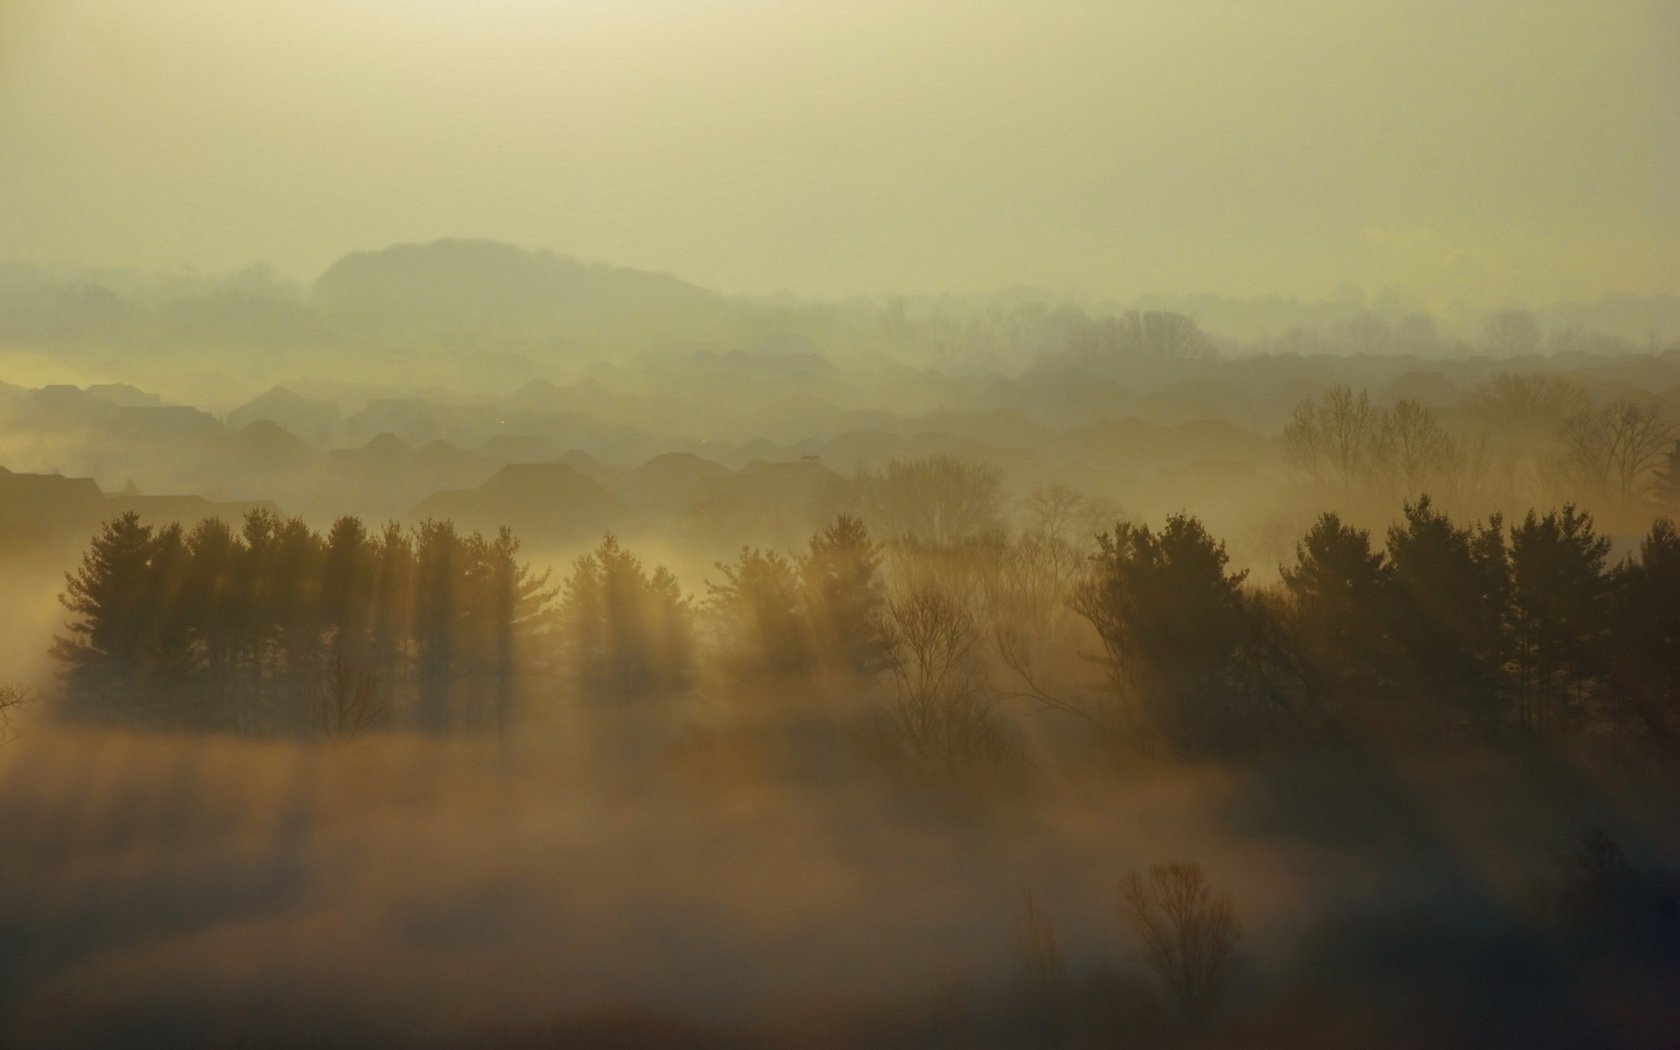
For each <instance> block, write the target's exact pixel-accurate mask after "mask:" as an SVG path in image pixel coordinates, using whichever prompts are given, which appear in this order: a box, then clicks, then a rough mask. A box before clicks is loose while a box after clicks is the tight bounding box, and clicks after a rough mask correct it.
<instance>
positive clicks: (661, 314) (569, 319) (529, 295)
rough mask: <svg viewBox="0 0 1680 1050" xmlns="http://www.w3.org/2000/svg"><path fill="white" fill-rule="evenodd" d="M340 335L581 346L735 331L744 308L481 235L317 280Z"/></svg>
mask: <svg viewBox="0 0 1680 1050" xmlns="http://www.w3.org/2000/svg"><path fill="white" fill-rule="evenodd" d="M311 306H312V307H313V309H314V310H315V311H316V312H317V313H318V314H319V315H320V316H321V317H322V318H323V319H324V320H325V321H326V323H327V324H328V325H329V326H330V327H331V329H332V330H333V331H334V332H335V333H336V334H338V335H341V336H349V337H353V338H358V339H366V340H377V341H380V342H383V343H386V344H395V345H432V346H461V347H507V346H510V345H511V346H522V347H541V348H545V349H561V350H567V349H583V348H586V347H592V346H595V345H598V344H602V343H606V342H614V343H631V344H644V345H646V344H653V343H672V344H694V343H705V342H708V341H712V340H719V339H723V338H726V337H732V336H738V335H739V332H740V330H741V327H742V323H743V315H742V308H741V307H740V306H738V305H736V304H734V303H731V302H730V300H728V299H727V298H725V297H724V296H722V295H719V294H717V293H715V292H709V291H706V290H704V289H701V288H698V287H695V286H694V285H691V284H686V283H684V282H682V281H680V280H678V279H677V278H675V277H672V276H669V275H667V274H656V273H647V272H644V271H640V270H631V269H623V268H619V267H610V266H603V265H594V264H589V263H583V262H579V261H577V260H575V259H568V258H565V257H563V256H560V255H555V254H554V253H552V252H547V251H535V252H533V251H526V250H524V249H521V248H516V247H514V246H512V245H507V244H499V243H496V242H493V241H480V240H446V241H435V242H433V243H431V244H399V245H394V246H392V247H389V248H385V249H383V250H380V251H373V252H355V253H353V254H350V255H346V256H345V257H344V258H342V259H340V260H338V261H337V262H336V263H334V264H333V265H332V266H331V267H330V268H329V269H328V270H327V271H326V272H325V273H324V274H322V275H321V277H320V278H319V279H318V280H317V281H316V282H315V287H314V290H313V294H312V297H311Z"/></svg>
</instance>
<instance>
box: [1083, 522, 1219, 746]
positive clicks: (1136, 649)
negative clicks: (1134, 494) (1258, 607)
mask: <svg viewBox="0 0 1680 1050" xmlns="http://www.w3.org/2000/svg"><path fill="white" fill-rule="evenodd" d="M1098 543H1099V545H1100V548H1101V549H1100V551H1099V553H1098V554H1097V555H1096V557H1095V562H1096V564H1095V571H1094V572H1093V574H1092V575H1091V577H1090V578H1089V579H1088V580H1087V581H1086V582H1085V583H1084V584H1083V585H1082V586H1081V587H1080V588H1079V590H1078V592H1077V594H1076V597H1075V608H1076V609H1077V610H1078V611H1079V613H1080V614H1081V615H1083V616H1084V617H1085V618H1086V619H1088V620H1089V621H1090V622H1091V624H1092V626H1093V627H1095V628H1096V630H1097V633H1098V635H1099V636H1100V637H1101V638H1102V642H1103V647H1104V650H1105V654H1106V658H1107V663H1108V666H1109V670H1110V676H1111V679H1112V680H1113V682H1114V683H1115V685H1116V687H1117V689H1118V690H1119V692H1120V693H1121V695H1122V696H1123V697H1124V698H1126V699H1127V700H1129V701H1130V703H1131V704H1132V705H1133V708H1134V710H1135V711H1136V712H1137V713H1138V714H1139V715H1141V716H1142V717H1143V718H1144V719H1145V721H1146V724H1147V726H1148V727H1150V728H1153V729H1155V730H1159V731H1160V732H1162V733H1164V734H1166V736H1167V738H1168V739H1169V740H1171V741H1172V742H1173V743H1174V744H1176V745H1178V746H1179V747H1181V748H1187V749H1202V748H1207V747H1210V746H1219V745H1222V744H1226V743H1229V742H1231V741H1232V740H1234V738H1235V735H1236V734H1237V733H1239V732H1240V731H1241V728H1243V726H1244V723H1245V720H1246V715H1247V712H1245V711H1242V710H1239V707H1240V705H1241V704H1242V703H1243V701H1245V700H1247V699H1248V698H1247V697H1245V696H1243V695H1242V693H1243V689H1242V684H1241V683H1242V682H1243V681H1244V679H1245V677H1246V676H1245V674H1244V667H1243V664H1242V656H1243V652H1242V647H1243V645H1244V643H1245V641H1246V637H1247V633H1248V625H1247V623H1246V619H1247V617H1248V615H1249V612H1250V610H1249V609H1248V607H1247V603H1246V601H1245V599H1244V596H1243V593H1242V581H1243V579H1244V578H1245V576H1246V575H1247V574H1246V573H1234V574H1228V573H1226V571H1225V566H1226V563H1227V560H1228V558H1227V555H1226V553H1225V545H1224V544H1223V543H1219V542H1216V541H1215V540H1214V539H1213V538H1212V537H1211V536H1209V535H1208V533H1207V531H1206V529H1204V528H1203V527H1202V523H1201V522H1200V521H1198V520H1197V519H1195V518H1192V517H1188V516H1186V515H1182V514H1179V515H1174V516H1173V517H1171V518H1168V519H1167V522H1166V525H1165V526H1164V527H1163V528H1162V529H1161V531H1160V532H1159V533H1156V532H1152V531H1151V530H1150V529H1149V527H1148V526H1146V525H1132V524H1130V523H1127V522H1121V523H1119V524H1117V525H1116V526H1115V528H1114V531H1113V533H1104V534H1103V535H1102V536H1099V537H1098Z"/></svg>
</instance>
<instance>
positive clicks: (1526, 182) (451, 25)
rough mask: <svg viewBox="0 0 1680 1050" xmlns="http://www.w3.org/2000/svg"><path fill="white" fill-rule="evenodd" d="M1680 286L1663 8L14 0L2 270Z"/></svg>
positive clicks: (1451, 289)
mask: <svg viewBox="0 0 1680 1050" xmlns="http://www.w3.org/2000/svg"><path fill="white" fill-rule="evenodd" d="M445 236H474V237H488V238H494V239H498V240H507V241H511V242H514V243H517V244H521V245H524V246H527V247H542V248H551V249H553V250H555V251H558V252H561V253H564V254H568V255H575V256H579V257H582V258H586V259H597V260H603V261H608V262H613V263H617V264H622V265H629V266H637V267H642V268H647V269H654V270H668V271H671V272H674V273H676V274H678V275H679V276H682V277H684V278H687V279H689V280H692V281H695V282H697V283H700V284H703V285H708V286H711V287H716V288H720V289H723V290H727V291H754V292H759V291H774V290H777V289H782V288H786V289H790V290H793V291H796V292H800V293H808V294H815V295H827V296H833V295H846V294H852V293H858V292H876V291H885V290H899V291H906V292H938V291H954V292H971V291H990V290H995V289H998V288H1002V287H1006V286H1009V285H1014V284H1032V285H1038V286H1043V287H1048V288H1052V289H1059V290H1065V291H1075V292H1080V293H1084V294H1093V295H1103V296H1109V295H1112V296H1117V297H1121V298H1127V297H1130V296H1133V295H1138V294H1148V293H1155V292H1183V293H1189V292H1203V291H1208V292H1218V293H1224V294H1231V295H1265V294H1299V295H1305V296H1316V295H1320V294H1323V293H1326V292H1328V291H1330V290H1331V289H1334V288H1335V287H1336V286H1338V285H1342V284H1354V285H1360V286H1363V287H1368V288H1372V289H1377V288H1381V287H1396V288H1401V289H1404V290H1407V291H1409V292H1411V293H1413V294H1415V295H1416V296H1418V297H1419V298H1420V300H1422V301H1424V302H1438V301H1442V300H1444V299H1471V300H1475V301H1489V302H1492V301H1500V300H1506V301H1546V300H1555V299H1563V298H1581V297H1588V298H1590V297H1596V296H1598V295H1600V294H1603V293H1606V292H1615V291H1627V292H1636V293H1657V292H1667V293H1675V292H1680V3H1677V2H1672V0H1671V2H1662V3H1656V2H1648V3H1645V2H1614V0H1602V2H1594V3H1589V2H1585V0H1568V2H1550V0H1511V2H1506V0H1498V2H1478V0H1454V2H1433V0H1427V2H1423V0H1395V2H1381V3H1379V2H1376V0H1363V2H1361V0H1338V2H1322V3H1320V2H1312V3H1307V2H1290V0H1264V2H1262V0H1253V2H1238V0H1159V2H1122V0H1108V2H1103V3H1085V2H1074V0H1033V2H1026V0H1020V2H1015V0H1011V2H1003V0H893V2H877V0H839V2H823V3H817V2H800V0H554V2H546V3H543V2H537V0H471V2H466V0H359V2H351V0H342V2H335V3H329V2H326V0H289V2H284V3H276V2H273V0H263V2H261V3H258V2H256V0H146V2H144V3H140V2H135V0H0V259H18V260H32V261H38V262H43V263H49V264H86V265H99V266H122V267H134V268H141V269H173V268H177V267H181V266H188V267H193V268H196V269H199V270H202V271H212V272H220V271H227V270H231V269H236V268H239V267H243V266H246V265H249V264H251V263H253V262H256V261H266V262H269V263H271V264H273V265H274V266H275V267H276V268H278V269H280V270H281V271H282V272H285V273H287V274H290V275H293V276H296V277H298V278H302V279H310V278H313V277H314V276H315V275H316V274H318V273H319V272H320V271H321V270H322V269H323V268H324V267H326V266H327V265H328V264H329V263H330V262H331V261H332V260H333V259H334V258H336V257H337V256H339V255H341V254H342V253H344V252H346V251H350V250H355V249H368V248H378V247H383V246H384V245H386V244H389V243H392V242H395V241H420V240H429V239H432V238H437V237H445Z"/></svg>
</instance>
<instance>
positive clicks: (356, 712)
mask: <svg viewBox="0 0 1680 1050" xmlns="http://www.w3.org/2000/svg"><path fill="white" fill-rule="evenodd" d="M309 713H310V718H311V721H312V722H313V723H314V726H315V731H316V732H317V733H320V734H321V735H323V736H332V737H348V736H355V735H357V734H359V733H364V732H367V731H368V730H370V729H377V728H380V727H381V726H384V725H385V724H386V723H387V721H388V720H389V719H390V715H391V708H390V703H389V701H388V699H387V698H386V697H385V696H384V695H383V694H382V693H381V692H380V689H379V682H378V680H377V679H375V678H374V677H373V675H371V674H369V673H368V672H367V671H366V670H365V669H363V668H361V667H359V666H357V664H356V663H355V662H354V661H353V660H352V659H351V658H349V657H346V656H343V655H340V654H333V655H329V656H328V657H327V658H326V659H325V660H323V661H322V663H321V666H320V668H319V669H318V670H317V671H316V675H315V681H314V683H313V684H312V685H311V687H310V692H309Z"/></svg>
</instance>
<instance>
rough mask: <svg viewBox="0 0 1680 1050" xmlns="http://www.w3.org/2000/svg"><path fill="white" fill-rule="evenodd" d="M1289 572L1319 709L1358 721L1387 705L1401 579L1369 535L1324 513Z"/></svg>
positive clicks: (1310, 688)
mask: <svg viewBox="0 0 1680 1050" xmlns="http://www.w3.org/2000/svg"><path fill="white" fill-rule="evenodd" d="M1295 555H1296V563H1295V565H1294V566H1293V567H1286V568H1284V569H1283V571H1282V575H1283V584H1284V590H1285V593H1286V594H1287V596H1288V599H1289V624H1290V628H1291V634H1292V635H1293V638H1292V641H1293V644H1294V646H1295V648H1296V651H1297V654H1298V657H1299V660H1300V672H1301V675H1302V679H1303V684H1304V686H1305V688H1306V690H1307V692H1308V693H1309V696H1310V698H1311V700H1312V701H1313V703H1314V706H1315V708H1317V709H1318V710H1321V711H1324V710H1337V709H1341V710H1343V711H1345V712H1347V713H1349V714H1352V715H1354V717H1356V718H1357V717H1360V712H1362V711H1369V710H1371V709H1372V708H1371V705H1373V704H1375V703H1376V702H1378V701H1380V700H1382V699H1384V698H1386V696H1387V693H1388V691H1389V689H1390V688H1391V685H1392V678H1393V675H1394V674H1395V670H1396V669H1395V655H1396V654H1395V643H1394V639H1393V638H1392V637H1391V636H1390V633H1389V625H1388V618H1387V616H1386V615H1385V612H1386V610H1387V609H1388V608H1389V607H1390V605H1391V604H1392V602H1393V600H1394V594H1393V589H1394V576H1393V572H1392V571H1391V569H1390V567H1389V565H1388V563H1387V560H1386V558H1385V557H1384V556H1383V553H1382V552H1381V551H1376V550H1372V549H1371V537H1370V534H1369V533H1368V532H1366V531H1365V530H1363V529H1356V528H1353V527H1352V526H1349V525H1346V524H1344V523H1343V522H1342V520H1341V519H1340V518H1339V517H1337V516H1336V515H1335V514H1323V515H1321V516H1320V517H1319V519H1318V521H1317V522H1316V523H1314V525H1313V527H1312V529H1311V531H1309V532H1308V533H1307V535H1306V536H1305V537H1304V538H1303V539H1302V540H1301V542H1300V543H1299V544H1297V545H1296V548H1295Z"/></svg>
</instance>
